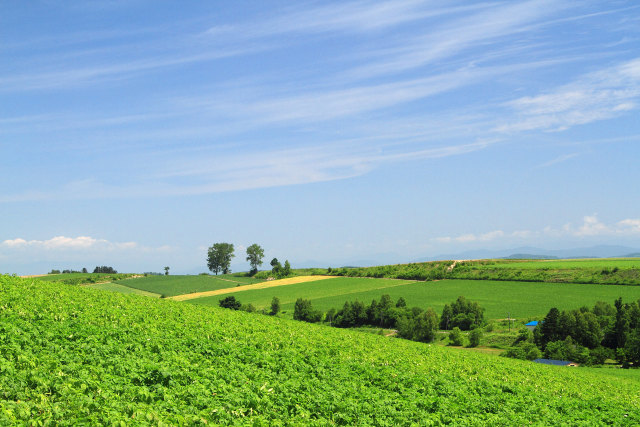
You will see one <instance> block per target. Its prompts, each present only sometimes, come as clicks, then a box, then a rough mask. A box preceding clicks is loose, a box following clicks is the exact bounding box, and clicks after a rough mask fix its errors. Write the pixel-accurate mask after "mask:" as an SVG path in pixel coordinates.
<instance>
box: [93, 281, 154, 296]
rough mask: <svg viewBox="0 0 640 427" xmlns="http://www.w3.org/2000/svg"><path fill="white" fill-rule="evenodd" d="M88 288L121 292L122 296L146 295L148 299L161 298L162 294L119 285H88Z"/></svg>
mask: <svg viewBox="0 0 640 427" xmlns="http://www.w3.org/2000/svg"><path fill="white" fill-rule="evenodd" d="M87 288H91V289H100V290H103V291H111V292H119V293H121V294H136V295H144V296H147V297H154V298H159V297H160V294H154V293H152V292H147V291H142V290H140V289H135V288H130V287H128V286H124V285H119V284H117V283H96V284H93V285H87Z"/></svg>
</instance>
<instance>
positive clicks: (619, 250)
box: [414, 245, 640, 262]
mask: <svg viewBox="0 0 640 427" xmlns="http://www.w3.org/2000/svg"><path fill="white" fill-rule="evenodd" d="M638 256H640V250H638V249H637V248H630V247H627V246H614V245H598V246H591V247H587V248H573V249H540V248H534V247H530V246H524V247H519V248H514V249H502V250H487V249H478V250H472V251H465V252H459V253H454V254H442V255H437V256H433V257H425V258H420V259H416V260H414V262H418V261H437V260H444V259H487V258H508V259H568V258H618V257H620V258H623V257H638Z"/></svg>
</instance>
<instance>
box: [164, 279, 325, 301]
mask: <svg viewBox="0 0 640 427" xmlns="http://www.w3.org/2000/svg"><path fill="white" fill-rule="evenodd" d="M335 277H336V276H297V277H291V278H288V279H280V280H271V281H268V282H261V283H256V284H253V285H243V286H236V287H235V288H224V289H217V290H215V291H206V292H195V293H192V294H184V295H176V296H173V297H169V298H167V299H172V300H174V301H186V300H190V299H195V298H204V297H212V296H216V295H224V294H231V293H235V292H242V291H253V290H255V289H266V288H275V287H278V286H286V285H295V284H297V283H305V282H315V281H319V280H325V279H334V278H335Z"/></svg>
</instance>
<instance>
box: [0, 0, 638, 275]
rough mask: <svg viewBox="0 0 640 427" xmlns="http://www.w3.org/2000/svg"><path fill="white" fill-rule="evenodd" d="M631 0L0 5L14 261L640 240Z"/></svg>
mask: <svg viewBox="0 0 640 427" xmlns="http://www.w3.org/2000/svg"><path fill="white" fill-rule="evenodd" d="M639 46H640V5H638V4H637V3H636V2H632V1H610V2H595V1H585V2H557V1H538V0H534V1H524V2H512V1H492V2H455V1H452V2H435V1H413V0H408V1H339V2H329V1H323V2H293V3H292V2H282V1H261V2H164V1H154V2H150V1H143V0H135V1H116V0H113V1H85V2H49V1H35V2H5V3H3V4H2V6H0V218H1V221H0V272H6V273H18V274H28V273H34V274H35V273H44V272H46V271H48V270H50V269H51V268H74V269H78V268H82V267H87V268H90V269H91V268H93V267H94V266H95V265H112V266H114V267H115V268H116V269H118V270H120V271H160V270H161V269H162V267H164V266H165V265H169V266H171V268H172V272H175V273H181V272H182V273H197V272H200V271H205V270H206V263H205V258H206V248H207V247H208V246H210V245H211V244H213V243H215V242H230V243H234V244H235V245H236V253H237V257H236V259H235V263H234V268H235V269H236V270H238V269H240V270H243V269H246V268H247V265H246V263H245V262H244V248H246V247H247V246H249V245H250V244H252V243H258V244H260V245H262V246H263V247H264V248H265V250H266V257H267V258H268V259H267V262H268V260H269V259H271V257H274V256H275V257H278V258H280V259H289V260H291V261H292V264H293V266H294V267H295V266H296V263H297V264H298V265H302V264H309V263H317V264H318V265H323V266H328V265H334V266H335V265H343V264H349V263H352V262H355V261H357V260H374V261H376V262H401V261H411V260H414V259H419V258H423V257H430V256H436V255H438V254H447V253H456V252H461V251H466V250H470V249H478V248H487V249H509V248H517V247H521V246H536V247H542V248H548V249H558V248H570V247H586V246H590V245H596V244H612V245H625V246H630V247H640V185H639V184H638V183H639V182H640V172H639V170H640V168H639V167H638V163H639V162H638V160H640V145H639V143H640V120H639V119H638V118H639V103H640V47H639Z"/></svg>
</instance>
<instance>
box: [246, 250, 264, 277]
mask: <svg viewBox="0 0 640 427" xmlns="http://www.w3.org/2000/svg"><path fill="white" fill-rule="evenodd" d="M262 258H264V249H262V248H261V247H260V245H258V244H257V243H254V244H253V245H251V246H249V247H248V248H247V261H249V265H251V274H252V275H253V274H256V273H257V272H258V267H259V266H261V265H262Z"/></svg>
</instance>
